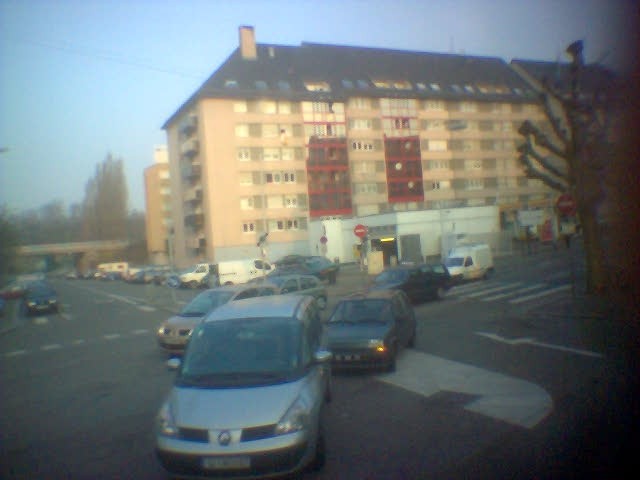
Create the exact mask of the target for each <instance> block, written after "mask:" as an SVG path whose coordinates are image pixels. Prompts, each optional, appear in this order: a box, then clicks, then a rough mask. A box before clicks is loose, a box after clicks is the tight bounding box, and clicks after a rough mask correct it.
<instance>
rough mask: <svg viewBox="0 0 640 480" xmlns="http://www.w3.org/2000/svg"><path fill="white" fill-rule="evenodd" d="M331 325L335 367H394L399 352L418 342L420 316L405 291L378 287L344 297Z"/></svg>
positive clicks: (330, 335) (336, 307) (328, 326)
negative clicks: (417, 324) (415, 311)
mask: <svg viewBox="0 0 640 480" xmlns="http://www.w3.org/2000/svg"><path fill="white" fill-rule="evenodd" d="M327 329H328V332H327V334H328V342H329V350H331V352H332V354H333V360H332V362H333V366H334V367H336V368H344V367H346V368H380V367H382V368H384V369H385V370H387V371H393V370H395V368H396V357H397V355H398V352H399V351H400V350H401V349H402V348H404V347H413V346H414V344H415V339H416V317H415V314H414V311H413V307H412V306H411V304H410V302H409V299H408V298H407V296H406V294H405V293H404V292H402V291H400V290H376V291H369V292H362V293H356V294H352V295H350V296H347V297H345V298H343V299H342V300H340V301H339V302H338V304H337V305H336V306H335V308H334V310H333V312H332V313H331V316H330V317H329V321H328V322H327Z"/></svg>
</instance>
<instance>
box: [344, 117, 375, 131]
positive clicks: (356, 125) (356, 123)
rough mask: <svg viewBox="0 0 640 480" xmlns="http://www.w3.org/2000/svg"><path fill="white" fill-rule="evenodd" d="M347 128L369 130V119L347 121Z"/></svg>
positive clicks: (370, 124)
mask: <svg viewBox="0 0 640 480" xmlns="http://www.w3.org/2000/svg"><path fill="white" fill-rule="evenodd" d="M349 124H350V125H349V127H350V128H353V129H354V130H371V126H372V123H371V119H370V118H353V119H351V120H349Z"/></svg>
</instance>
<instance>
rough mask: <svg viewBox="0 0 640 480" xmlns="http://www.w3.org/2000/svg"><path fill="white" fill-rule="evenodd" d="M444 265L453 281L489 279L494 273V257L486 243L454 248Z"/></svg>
mask: <svg viewBox="0 0 640 480" xmlns="http://www.w3.org/2000/svg"><path fill="white" fill-rule="evenodd" d="M444 264H445V265H446V266H447V268H448V269H449V273H450V274H451V278H452V279H453V280H458V281H459V280H472V279H476V278H487V276H488V275H489V274H490V273H491V272H493V255H492V254H491V247H489V245H487V244H486V243H475V244H468V245H460V246H458V247H455V248H452V249H451V250H450V251H449V255H448V257H447V259H446V260H445V262H444Z"/></svg>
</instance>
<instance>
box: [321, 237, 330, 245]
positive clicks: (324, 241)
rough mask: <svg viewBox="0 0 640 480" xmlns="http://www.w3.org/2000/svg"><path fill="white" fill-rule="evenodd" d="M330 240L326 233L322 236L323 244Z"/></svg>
mask: <svg viewBox="0 0 640 480" xmlns="http://www.w3.org/2000/svg"><path fill="white" fill-rule="evenodd" d="M328 241H329V239H328V238H327V237H325V236H324V235H323V236H321V237H320V243H321V244H323V245H324V244H325V243H327V242H328Z"/></svg>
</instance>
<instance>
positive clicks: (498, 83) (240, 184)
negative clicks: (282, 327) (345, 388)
mask: <svg viewBox="0 0 640 480" xmlns="http://www.w3.org/2000/svg"><path fill="white" fill-rule="evenodd" d="M239 40H240V42H239V47H238V49H236V51H234V52H233V53H232V54H231V56H230V57H229V58H228V59H227V60H226V61H225V62H224V63H223V64H222V65H221V66H220V67H219V68H218V69H217V70H216V71H215V72H214V73H213V74H212V75H211V77H210V78H209V79H208V80H206V81H205V82H204V84H203V85H202V86H201V87H200V88H199V89H198V90H197V91H196V92H195V93H194V94H193V95H192V96H191V97H190V98H189V99H188V100H187V101H186V102H185V103H184V104H183V105H181V106H180V107H179V108H178V110H177V111H176V112H175V113H174V114H173V115H172V116H171V117H170V118H169V119H168V120H167V121H166V123H165V124H164V126H163V128H164V129H165V130H166V132H167V141H168V155H169V168H170V178H171V182H172V185H171V190H172V192H173V196H172V202H173V203H172V212H173V219H174V226H175V245H176V252H175V253H176V261H177V263H178V264H179V265H186V264H189V263H193V262H195V261H198V260H202V259H207V260H210V261H219V260H224V259H230V258H241V257H245V256H255V254H256V251H257V250H256V243H257V240H258V238H259V237H260V235H262V234H263V233H265V232H268V233H269V236H268V241H269V248H270V251H271V253H270V254H271V256H272V258H276V257H278V256H279V255H281V254H285V253H294V252H299V253H313V254H315V253H321V254H326V255H327V256H329V257H330V258H333V257H334V256H335V257H338V258H339V259H340V260H341V261H349V260H352V259H353V258H354V255H355V253H354V252H355V248H354V247H356V246H357V244H358V243H359V242H360V240H359V239H358V238H357V237H355V236H354V234H353V226H354V225H356V224H364V225H367V226H371V228H370V229H369V236H368V238H367V239H366V240H367V241H369V242H371V241H373V242H375V241H377V240H381V239H387V240H388V239H392V242H391V243H387V244H386V245H385V246H386V247H388V246H389V245H391V248H392V249H395V251H396V258H404V257H407V255H403V253H402V252H401V251H400V250H401V249H402V248H403V247H402V245H403V242H402V241H401V240H402V239H401V238H400V232H401V231H402V230H403V223H406V224H407V225H408V224H412V225H415V228H418V229H421V230H419V231H416V232H413V234H416V235H418V244H417V246H416V245H415V242H413V241H412V242H406V245H409V244H411V245H412V247H411V248H414V249H417V250H416V251H415V252H413V255H412V256H413V257H418V258H419V257H424V256H428V255H431V254H433V253H434V252H432V251H431V250H433V248H435V247H433V246H431V247H426V245H427V244H429V245H432V244H433V245H435V244H437V243H438V242H435V243H434V242H433V239H434V238H436V239H438V238H440V237H441V236H442V235H443V234H444V231H443V230H444V229H443V225H444V224H445V222H443V211H446V214H447V218H453V217H456V218H459V221H458V222H457V223H456V222H451V225H452V226H453V231H460V229H461V228H463V227H462V225H466V227H464V228H465V231H467V230H468V231H471V230H473V229H474V228H475V229H476V230H478V229H480V230H482V228H485V227H479V226H478V225H475V224H474V223H473V222H474V220H473V219H474V217H476V216H477V217H478V218H480V217H483V216H486V215H490V216H493V217H495V219H494V220H493V221H490V222H488V223H487V224H486V225H487V226H486V228H485V229H487V228H488V229H490V230H495V229H498V230H499V229H500V226H501V225H502V228H505V227H506V226H508V225H509V224H510V222H515V221H516V212H517V211H518V210H520V209H523V208H526V209H531V208H546V209H549V208H551V206H552V204H553V201H554V199H555V194H554V193H552V192H551V191H550V190H549V189H548V188H547V187H545V186H544V185H543V184H542V182H540V181H538V180H531V179H528V178H527V177H526V175H525V173H524V171H523V168H522V167H521V165H520V164H519V161H518V155H519V154H518V152H517V150H516V147H517V146H518V145H519V144H520V143H521V142H522V138H521V137H520V135H519V134H518V132H517V130H518V127H519V126H520V125H521V124H522V122H523V121H524V120H525V119H529V120H532V121H535V122H543V121H544V120H545V116H544V111H543V108H542V106H541V105H540V102H539V96H538V95H537V93H536V92H535V90H534V89H533V88H532V87H531V85H530V84H529V83H528V82H526V81H524V80H523V79H522V78H521V76H519V75H518V74H517V73H516V72H515V71H514V69H513V68H512V67H511V66H510V65H509V64H507V63H506V62H504V61H503V60H502V59H499V58H490V57H473V56H466V55H453V54H438V53H425V52H412V51H400V50H389V49H381V48H363V47H349V46H335V45H323V44H312V43H302V44H301V45H300V46H282V45H270V44H258V43H256V41H255V32H254V29H253V28H252V27H240V29H239ZM474 209H476V210H474ZM474 212H476V213H474ZM487 212H490V213H487ZM474 225H475V226H474ZM496 225H497V226H496ZM456 228H457V230H456ZM406 230H407V229H406V228H404V231H405V233H406V234H408V233H411V232H408V233H407V232H406ZM406 245H405V248H406ZM435 253H437V251H436V252H435Z"/></svg>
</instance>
